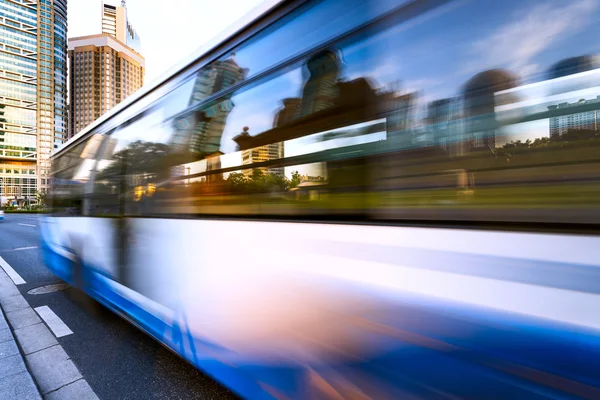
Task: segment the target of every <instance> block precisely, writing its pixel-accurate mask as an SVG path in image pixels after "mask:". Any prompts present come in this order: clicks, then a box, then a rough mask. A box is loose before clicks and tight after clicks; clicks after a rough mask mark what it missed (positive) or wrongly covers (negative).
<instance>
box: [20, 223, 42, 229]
mask: <svg viewBox="0 0 600 400" xmlns="http://www.w3.org/2000/svg"><path fill="white" fill-rule="evenodd" d="M17 225H22V226H31V227H32V228H35V227H36V226H37V225H31V224H22V223H20V222H19V223H18V224H17Z"/></svg>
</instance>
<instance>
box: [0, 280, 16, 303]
mask: <svg viewBox="0 0 600 400" xmlns="http://www.w3.org/2000/svg"><path fill="white" fill-rule="evenodd" d="M18 294H21V293H19V289H17V286H16V285H15V283H14V282H13V281H12V279H10V278H9V277H8V276H5V277H2V278H0V300H2V299H4V298H6V297H12V296H16V295H18Z"/></svg>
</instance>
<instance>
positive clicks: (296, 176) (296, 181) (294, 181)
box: [289, 171, 302, 189]
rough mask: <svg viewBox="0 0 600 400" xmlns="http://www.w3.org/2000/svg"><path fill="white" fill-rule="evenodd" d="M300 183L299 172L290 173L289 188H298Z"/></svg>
mask: <svg viewBox="0 0 600 400" xmlns="http://www.w3.org/2000/svg"><path fill="white" fill-rule="evenodd" d="M301 182H302V176H301V175H300V172H298V171H294V172H292V179H291V180H290V184H289V188H290V189H293V188H295V187H296V186H298V185H299V184H300V183H301Z"/></svg>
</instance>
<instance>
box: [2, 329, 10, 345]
mask: <svg viewBox="0 0 600 400" xmlns="http://www.w3.org/2000/svg"><path fill="white" fill-rule="evenodd" d="M8 340H13V336H12V333H10V328H4V329H2V328H0V343H4V342H6V341H8Z"/></svg>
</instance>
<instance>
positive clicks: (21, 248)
mask: <svg viewBox="0 0 600 400" xmlns="http://www.w3.org/2000/svg"><path fill="white" fill-rule="evenodd" d="M37 248H38V247H37V246H27V247H17V248H16V249H12V251H18V250H31V249H37Z"/></svg>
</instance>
